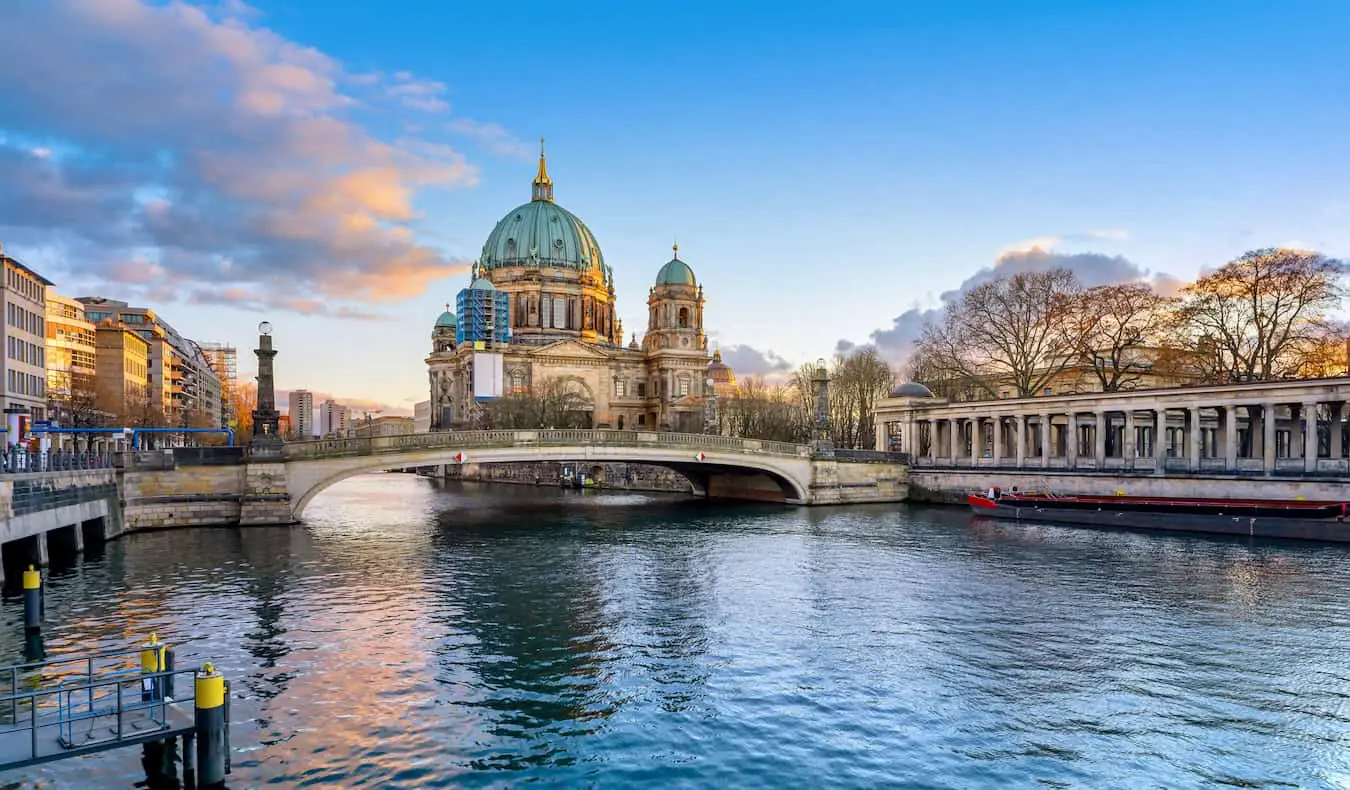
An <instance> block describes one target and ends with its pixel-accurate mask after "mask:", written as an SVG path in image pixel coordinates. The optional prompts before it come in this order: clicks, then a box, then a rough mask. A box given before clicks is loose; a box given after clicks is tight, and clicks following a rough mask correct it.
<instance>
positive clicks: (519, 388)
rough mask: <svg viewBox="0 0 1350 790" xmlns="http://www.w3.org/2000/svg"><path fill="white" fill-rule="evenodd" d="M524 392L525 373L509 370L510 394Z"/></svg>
mask: <svg viewBox="0 0 1350 790" xmlns="http://www.w3.org/2000/svg"><path fill="white" fill-rule="evenodd" d="M524 392H525V374H524V373H522V372H521V371H519V370H513V371H511V394H512V395H522V394H524Z"/></svg>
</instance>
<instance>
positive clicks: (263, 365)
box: [251, 321, 281, 451]
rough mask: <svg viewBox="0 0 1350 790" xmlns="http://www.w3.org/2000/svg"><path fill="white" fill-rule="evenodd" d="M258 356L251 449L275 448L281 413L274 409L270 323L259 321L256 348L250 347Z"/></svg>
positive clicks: (274, 350)
mask: <svg viewBox="0 0 1350 790" xmlns="http://www.w3.org/2000/svg"><path fill="white" fill-rule="evenodd" d="M253 353H254V354H255V355H256V356H257V357H258V404H257V408H255V409H254V410H253V441H252V448H251V449H253V450H262V451H268V450H277V449H279V448H280V447H281V429H280V422H281V412H279V411H277V396H276V383H275V382H276V379H275V376H274V371H273V367H272V361H273V360H274V359H276V356H277V352H276V349H274V348H272V325H271V324H270V323H268V322H267V321H263V322H262V323H261V324H258V347H257V348H256V349H254V350H253Z"/></svg>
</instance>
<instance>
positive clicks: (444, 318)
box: [436, 310, 455, 329]
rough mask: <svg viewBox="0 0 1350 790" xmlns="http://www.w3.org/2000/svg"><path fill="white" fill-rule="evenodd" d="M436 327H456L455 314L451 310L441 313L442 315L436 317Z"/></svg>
mask: <svg viewBox="0 0 1350 790" xmlns="http://www.w3.org/2000/svg"><path fill="white" fill-rule="evenodd" d="M436 327H437V328H438V329H439V328H440V327H449V328H451V329H454V328H455V314H454V313H452V312H450V311H449V310H446V311H445V312H444V313H441V317H440V318H437V319H436Z"/></svg>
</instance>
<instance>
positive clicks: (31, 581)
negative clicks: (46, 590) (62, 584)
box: [23, 565, 42, 631]
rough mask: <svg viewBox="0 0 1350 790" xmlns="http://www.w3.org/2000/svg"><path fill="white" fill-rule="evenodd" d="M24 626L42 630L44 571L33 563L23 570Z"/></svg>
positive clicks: (27, 629)
mask: <svg viewBox="0 0 1350 790" xmlns="http://www.w3.org/2000/svg"><path fill="white" fill-rule="evenodd" d="M23 627H24V630H26V631H41V630H42V572H41V571H39V570H38V569H37V568H34V567H33V566H32V565H29V566H28V570H26V571H24V572H23Z"/></svg>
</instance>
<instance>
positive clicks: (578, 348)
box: [530, 340, 610, 359]
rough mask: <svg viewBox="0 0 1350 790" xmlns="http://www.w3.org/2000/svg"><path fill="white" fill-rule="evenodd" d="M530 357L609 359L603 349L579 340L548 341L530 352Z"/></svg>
mask: <svg viewBox="0 0 1350 790" xmlns="http://www.w3.org/2000/svg"><path fill="white" fill-rule="evenodd" d="M530 356H532V357H575V358H578V359H609V358H610V355H609V354H606V353H605V352H604V351H603V350H601V349H599V348H597V347H596V346H593V345H591V344H590V343H582V342H581V341H579V340H559V341H557V342H556V343H549V344H548V345H546V346H540V347H539V348H537V349H534V350H532V351H531V352H530Z"/></svg>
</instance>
